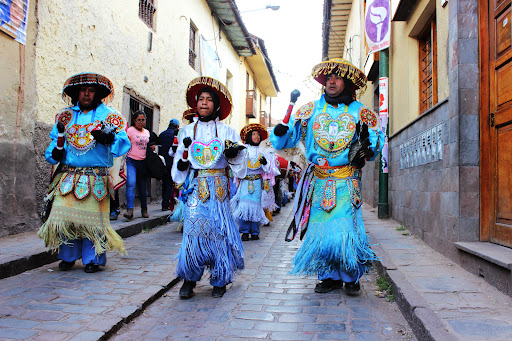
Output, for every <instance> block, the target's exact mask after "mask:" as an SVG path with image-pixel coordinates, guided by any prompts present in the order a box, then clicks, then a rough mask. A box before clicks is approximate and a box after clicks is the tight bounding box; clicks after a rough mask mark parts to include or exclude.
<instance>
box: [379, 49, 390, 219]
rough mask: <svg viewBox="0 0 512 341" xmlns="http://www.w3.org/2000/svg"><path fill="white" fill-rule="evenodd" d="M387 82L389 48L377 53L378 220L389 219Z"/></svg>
mask: <svg viewBox="0 0 512 341" xmlns="http://www.w3.org/2000/svg"><path fill="white" fill-rule="evenodd" d="M388 81H389V48H386V49H384V50H382V51H380V52H379V116H380V120H381V129H382V131H383V132H384V133H385V143H384V147H383V148H382V153H381V156H380V168H379V206H378V217H379V219H383V218H389V202H388V164H389V146H388V136H389V119H388V118H389V112H388Z"/></svg>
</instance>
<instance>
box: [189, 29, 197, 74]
mask: <svg viewBox="0 0 512 341" xmlns="http://www.w3.org/2000/svg"><path fill="white" fill-rule="evenodd" d="M196 32H197V30H196V28H195V27H194V26H193V25H192V24H191V25H190V41H189V47H188V63H189V64H190V66H191V67H192V68H194V69H195V68H196V57H197V54H196Z"/></svg>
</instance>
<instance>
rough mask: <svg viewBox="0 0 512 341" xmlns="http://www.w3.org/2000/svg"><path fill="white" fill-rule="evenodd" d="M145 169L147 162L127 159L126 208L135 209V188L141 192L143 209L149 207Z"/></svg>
mask: <svg viewBox="0 0 512 341" xmlns="http://www.w3.org/2000/svg"><path fill="white" fill-rule="evenodd" d="M145 168H146V161H145V160H134V159H131V158H129V157H128V158H126V208H133V203H134V201H135V186H137V190H138V191H139V198H140V206H141V208H147V207H148V202H147V189H146V176H145V174H144V173H145Z"/></svg>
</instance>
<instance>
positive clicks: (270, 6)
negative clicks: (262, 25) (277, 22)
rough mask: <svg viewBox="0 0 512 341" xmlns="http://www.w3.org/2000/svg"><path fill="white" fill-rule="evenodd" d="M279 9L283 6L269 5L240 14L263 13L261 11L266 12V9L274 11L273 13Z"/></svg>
mask: <svg viewBox="0 0 512 341" xmlns="http://www.w3.org/2000/svg"><path fill="white" fill-rule="evenodd" d="M279 8H281V6H273V5H267V6H265V8H257V9H250V10H248V11H243V12H240V13H247V12H254V11H261V10H264V9H271V10H273V11H277V10H278V9H279Z"/></svg>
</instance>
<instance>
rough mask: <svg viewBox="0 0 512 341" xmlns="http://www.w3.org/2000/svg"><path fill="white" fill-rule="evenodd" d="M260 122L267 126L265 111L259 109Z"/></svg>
mask: <svg viewBox="0 0 512 341" xmlns="http://www.w3.org/2000/svg"><path fill="white" fill-rule="evenodd" d="M260 123H261V124H263V125H264V126H265V127H267V126H268V124H267V112H266V111H260Z"/></svg>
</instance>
